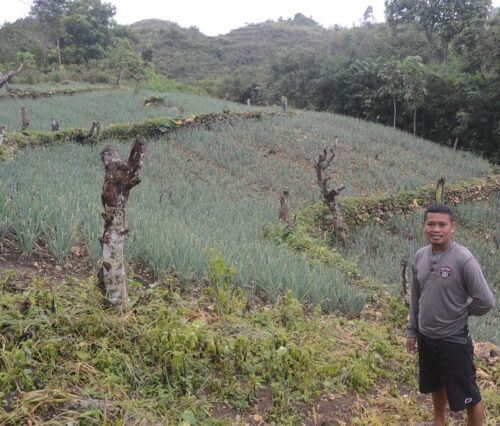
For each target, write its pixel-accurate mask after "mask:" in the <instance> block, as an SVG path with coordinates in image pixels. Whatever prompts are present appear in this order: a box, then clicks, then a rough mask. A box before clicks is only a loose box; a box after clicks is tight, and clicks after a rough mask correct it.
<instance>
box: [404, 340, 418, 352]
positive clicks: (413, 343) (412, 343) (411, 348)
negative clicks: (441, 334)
mask: <svg viewBox="0 0 500 426" xmlns="http://www.w3.org/2000/svg"><path fill="white" fill-rule="evenodd" d="M406 351H407V352H408V353H410V354H414V353H415V352H417V338H416V337H407V338H406Z"/></svg>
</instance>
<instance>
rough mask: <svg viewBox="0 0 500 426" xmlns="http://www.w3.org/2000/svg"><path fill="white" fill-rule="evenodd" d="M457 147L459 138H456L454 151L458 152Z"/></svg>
mask: <svg viewBox="0 0 500 426" xmlns="http://www.w3.org/2000/svg"><path fill="white" fill-rule="evenodd" d="M457 145H458V136H456V137H455V143H454V144H453V151H456V150H457Z"/></svg>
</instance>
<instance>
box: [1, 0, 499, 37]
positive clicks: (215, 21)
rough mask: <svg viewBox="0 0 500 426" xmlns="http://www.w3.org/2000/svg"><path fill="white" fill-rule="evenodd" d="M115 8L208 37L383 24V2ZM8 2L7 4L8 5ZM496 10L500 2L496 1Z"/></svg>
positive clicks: (13, 15) (121, 18)
mask: <svg viewBox="0 0 500 426" xmlns="http://www.w3.org/2000/svg"><path fill="white" fill-rule="evenodd" d="M103 2H105V3H111V4H113V5H115V6H116V15H115V20H116V21H117V22H118V23H119V24H132V23H134V22H137V21H140V20H142V19H149V18H157V19H163V20H168V21H172V22H176V23H178V24H179V25H180V26H181V27H185V28H187V27H190V26H196V27H198V28H199V29H200V31H201V32H202V33H204V34H206V35H211V36H213V35H218V34H226V33H228V32H229V31H231V30H232V29H235V28H239V27H242V26H244V25H245V24H247V23H258V22H263V21H265V20H267V19H272V20H274V21H275V20H277V19H278V18H279V17H282V18H283V19H288V18H293V17H294V15H295V14H296V13H299V12H300V13H302V14H303V15H305V16H307V17H312V18H313V19H314V20H315V21H316V22H318V23H320V24H321V25H323V26H324V27H326V28H328V27H330V26H333V25H335V24H338V25H341V26H343V27H351V26H353V24H356V25H358V24H359V23H360V20H362V18H363V13H364V12H365V10H366V8H367V7H368V6H372V7H373V16H374V18H375V21H376V22H383V21H384V0H244V1H241V0H184V1H178V0H177V1H175V2H174V1H168V0H109V1H106V0H103ZM2 3H3V5H2V7H1V9H0V25H1V24H2V23H4V22H13V21H15V20H16V19H18V18H23V17H25V16H27V15H28V13H29V10H30V7H31V1H30V0H2ZM5 3H7V4H5ZM493 5H494V6H495V7H499V6H500V0H493Z"/></svg>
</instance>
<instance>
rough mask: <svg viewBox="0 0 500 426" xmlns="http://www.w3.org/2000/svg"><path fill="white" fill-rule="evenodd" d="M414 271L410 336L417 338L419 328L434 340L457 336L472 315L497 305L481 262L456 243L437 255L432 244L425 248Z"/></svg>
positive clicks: (418, 255) (417, 259)
mask: <svg viewBox="0 0 500 426" xmlns="http://www.w3.org/2000/svg"><path fill="white" fill-rule="evenodd" d="M412 272H413V283H412V292H411V301H410V322H409V324H408V331H407V336H408V337H415V336H416V335H417V328H418V330H419V331H420V332H421V333H422V334H424V335H425V336H427V337H430V338H434V339H443V338H446V337H449V336H454V335H457V334H458V333H460V332H462V331H463V330H464V328H465V326H466V324H467V320H468V318H469V315H476V316H479V315H484V314H485V313H487V312H488V311H489V310H490V309H491V308H492V307H493V306H495V296H494V294H493V293H492V292H491V290H490V288H489V287H488V284H487V283H486V280H485V278H484V275H483V272H482V271H481V267H480V266H479V263H478V262H477V260H476V259H475V257H474V256H473V255H472V253H471V252H470V251H469V250H467V249H466V248H465V247H464V246H462V245H460V244H458V243H456V242H452V244H451V245H450V247H449V248H448V249H447V250H446V251H445V252H443V253H439V254H436V255H435V254H433V253H432V246H431V245H428V246H425V247H423V248H421V249H420V250H419V251H418V252H417V253H416V254H415V257H414V258H413V264H412Z"/></svg>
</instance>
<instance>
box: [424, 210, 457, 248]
mask: <svg viewBox="0 0 500 426" xmlns="http://www.w3.org/2000/svg"><path fill="white" fill-rule="evenodd" d="M454 232H455V223H454V222H452V221H451V218H450V216H449V215H448V214H446V213H427V217H426V218H425V222H424V235H425V237H426V238H427V241H429V243H430V244H432V248H433V249H434V250H435V251H440V250H444V249H446V248H447V247H448V245H449V244H450V241H451V236H452V234H453V233H454Z"/></svg>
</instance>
